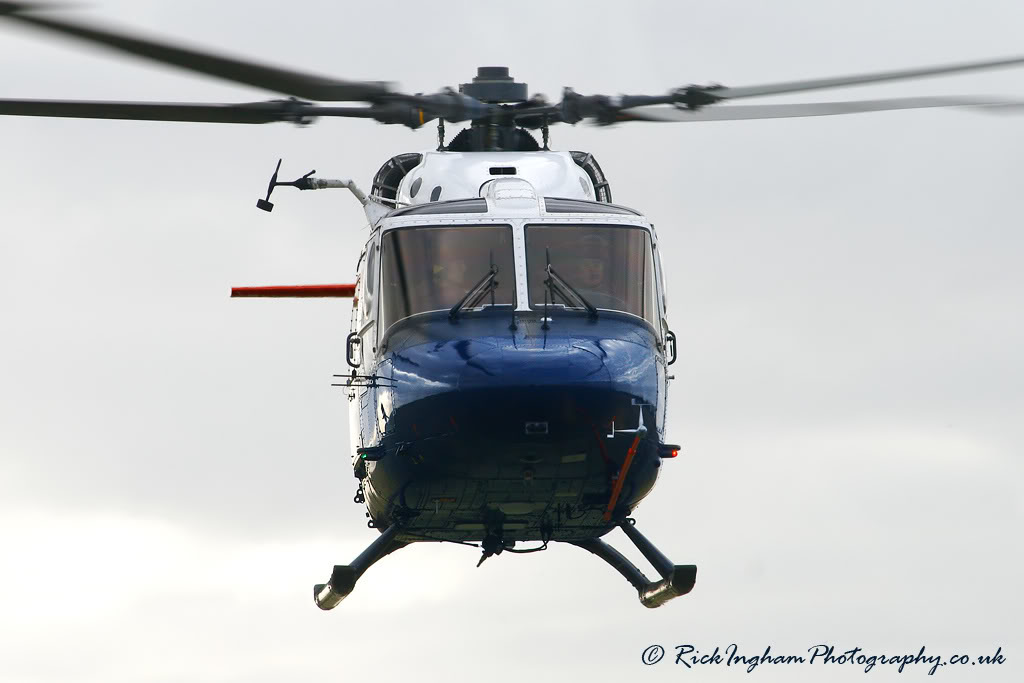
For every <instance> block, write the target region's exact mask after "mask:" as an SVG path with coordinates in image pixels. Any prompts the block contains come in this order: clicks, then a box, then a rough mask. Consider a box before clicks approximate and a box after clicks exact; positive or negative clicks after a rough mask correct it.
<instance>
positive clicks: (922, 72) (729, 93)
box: [696, 57, 1024, 100]
mask: <svg viewBox="0 0 1024 683" xmlns="http://www.w3.org/2000/svg"><path fill="white" fill-rule="evenodd" d="M1020 65H1024V57H1008V58H1005V59H993V60H987V61H982V62H963V63H960V64H947V65H944V66H930V67H923V68H919V69H902V70H900V71H879V72H875V73H870V74H859V75H854V76H840V77H836V78H817V79H812V80H806V81H785V82H782V83H770V84H766V85H751V86H746V87H742V88H725V87H709V88H700V87H697V88H696V89H697V90H701V91H703V92H707V93H708V94H709V95H712V96H713V97H715V98H721V99H727V100H735V99H738V98H741V97H760V96H762V95H781V94H783V93H791V92H802V91H805V90H822V89H825V88H843V87H846V86H850V85H864V84H866V83H880V82H882V81H897V80H905V79H911V78H925V77H928V76H941V75H943V74H953V73H961V72H964V71H980V70H983V69H999V68H1003V67H1010V66H1020Z"/></svg>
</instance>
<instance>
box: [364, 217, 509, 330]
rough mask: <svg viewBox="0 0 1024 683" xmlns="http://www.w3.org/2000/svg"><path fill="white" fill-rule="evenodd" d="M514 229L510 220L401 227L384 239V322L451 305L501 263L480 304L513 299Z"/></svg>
mask: <svg viewBox="0 0 1024 683" xmlns="http://www.w3.org/2000/svg"><path fill="white" fill-rule="evenodd" d="M513 263H514V255H513V251H512V228H510V227H509V226H507V225H495V226H466V225H460V226H458V227H422V228H421V227H416V228H401V229H398V230H391V231H390V232H386V233H384V236H383V238H382V239H381V324H382V326H383V329H385V330H386V329H387V328H388V327H390V326H391V325H392V324H393V323H395V322H397V321H399V320H401V319H402V318H406V317H408V316H410V315H413V314H416V313H423V312H425V311H438V310H448V309H451V308H452V306H455V305H456V304H458V303H459V301H461V300H462V299H463V297H465V296H466V294H467V293H469V291H470V290H471V289H473V286H474V285H475V284H477V283H478V282H479V281H480V280H481V278H483V277H484V276H485V275H487V273H488V272H489V270H490V268H491V265H492V264H493V265H494V266H496V267H497V269H498V272H497V275H496V276H495V280H496V282H497V286H496V287H494V288H493V295H492V293H488V294H487V296H486V297H485V298H484V300H483V301H481V302H480V305H489V304H491V303H492V302H493V303H495V304H513V303H514V302H515V295H516V283H515V267H514V265H513Z"/></svg>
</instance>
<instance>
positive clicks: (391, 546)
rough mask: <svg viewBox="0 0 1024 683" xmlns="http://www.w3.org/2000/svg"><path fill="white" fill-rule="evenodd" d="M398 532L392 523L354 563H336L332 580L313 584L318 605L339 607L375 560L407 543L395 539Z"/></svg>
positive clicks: (324, 608) (314, 598)
mask: <svg viewBox="0 0 1024 683" xmlns="http://www.w3.org/2000/svg"><path fill="white" fill-rule="evenodd" d="M396 533H398V527H397V526H395V525H394V524H392V525H391V526H390V527H388V528H387V530H386V531H384V533H382V534H381V535H380V536H379V537H378V538H377V540H375V541H374V542H373V543H371V544H370V545H369V546H367V548H366V550H364V551H363V552H361V553H359V557H357V558H356V559H354V560H352V564H336V565H334V571H332V572H331V579H330V581H328V582H327V583H318V584H316V585H315V586H313V600H314V601H315V602H316V606H317V607H319V608H320V609H323V610H328V609H334V608H335V607H337V606H338V603H339V602H341V601H342V600H344V599H345V598H346V597H348V594H349V593H351V592H352V589H353V588H355V587H356V581H358V580H359V577H360V576H362V575H363V572H365V571H366V570H367V569H369V568H370V566H371V565H373V563H374V562H376V561H377V560H379V559H381V558H382V557H384V556H385V555H387V554H389V553H393V552H394V551H396V550H398V549H399V548H402V547H404V546H405V545H406V544H405V543H402V542H401V541H396V540H395V534H396Z"/></svg>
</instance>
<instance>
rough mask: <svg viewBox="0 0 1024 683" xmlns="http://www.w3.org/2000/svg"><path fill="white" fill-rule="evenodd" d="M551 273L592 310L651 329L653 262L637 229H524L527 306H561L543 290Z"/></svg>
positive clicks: (655, 305)
mask: <svg viewBox="0 0 1024 683" xmlns="http://www.w3.org/2000/svg"><path fill="white" fill-rule="evenodd" d="M549 262H550V264H551V266H552V268H553V269H554V270H555V271H556V272H557V273H558V275H559V276H561V277H562V278H563V279H564V280H565V281H566V282H567V283H568V284H569V285H570V286H571V287H572V288H573V289H575V290H576V291H577V292H578V293H579V294H580V295H582V296H583V297H584V298H585V299H586V300H587V301H588V302H589V303H590V304H592V305H593V306H594V307H596V308H599V309H601V308H604V309H610V310H614V311H625V312H627V313H632V314H633V315H637V316H640V317H641V318H644V319H646V320H647V321H648V322H650V323H651V325H653V326H654V327H655V328H657V325H658V303H657V299H656V296H655V274H654V261H653V258H652V254H651V238H650V235H649V233H648V232H647V231H646V230H644V229H643V228H640V227H624V226H604V225H578V224H574V225H531V226H528V227H527V228H526V267H527V274H528V281H529V291H530V305H531V306H532V307H533V308H534V309H537V308H539V307H542V306H543V305H544V303H545V297H547V299H548V302H549V303H552V304H555V305H565V306H567V307H575V306H577V303H576V302H574V301H562V300H561V299H559V298H558V294H557V292H555V293H552V292H551V291H550V288H549V287H548V286H546V285H545V284H544V281H545V279H546V278H547V274H546V269H547V264H548V263H549Z"/></svg>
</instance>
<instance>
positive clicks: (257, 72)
mask: <svg viewBox="0 0 1024 683" xmlns="http://www.w3.org/2000/svg"><path fill="white" fill-rule="evenodd" d="M42 9H46V6H45V5H39V4H36V3H28V2H0V19H8V20H13V21H18V22H21V23H23V24H26V25H29V26H33V27H36V28H42V29H46V30H49V31H54V32H56V33H60V34H63V35H68V36H73V37H75V38H79V39H81V40H85V41H88V42H91V43H95V44H99V45H102V46H105V47H108V48H112V49H115V50H120V51H122V52H127V53H128V54H132V55H136V56H138V57H145V58H147V59H151V60H154V61H156V62H160V63H163V64H171V65H173V66H178V67H181V68H183V69H189V70H191V71H197V72H199V73H203V74H207V75H209V76H217V77H218V78H224V79H227V80H229V81H234V82H236V83H244V84H246V85H252V86H256V87H257V88H264V89H266V90H271V91H274V92H279V93H284V94H286V95H293V96H295V97H303V98H308V99H312V100H321V101H324V102H346V101H365V102H375V101H377V100H379V99H381V98H383V97H385V96H387V95H389V94H391V92H392V91H391V88H390V87H389V86H388V84H386V83H383V82H378V81H344V80H340V79H336V78H329V77H326V76H318V75H315V74H308V73H303V72H299V71H292V70H290V69H282V68H278V67H274V66H266V65H262V64H257V63H255V62H250V61H246V60H241V59H235V58H232V57H224V56H220V55H215V54H212V53H209V52H204V51H200V50H196V49H191V48H186V47H181V46H177V45H171V44H169V43H164V42H160V41H156V40H149V39H143V38H135V37H132V36H130V35H127V34H124V33H120V32H118V31H115V30H112V29H109V28H106V27H102V26H99V25H97V24H92V25H88V24H84V23H80V22H77V21H70V20H66V19H51V18H49V17H43V16H39V14H38V11H39V10H42Z"/></svg>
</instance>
